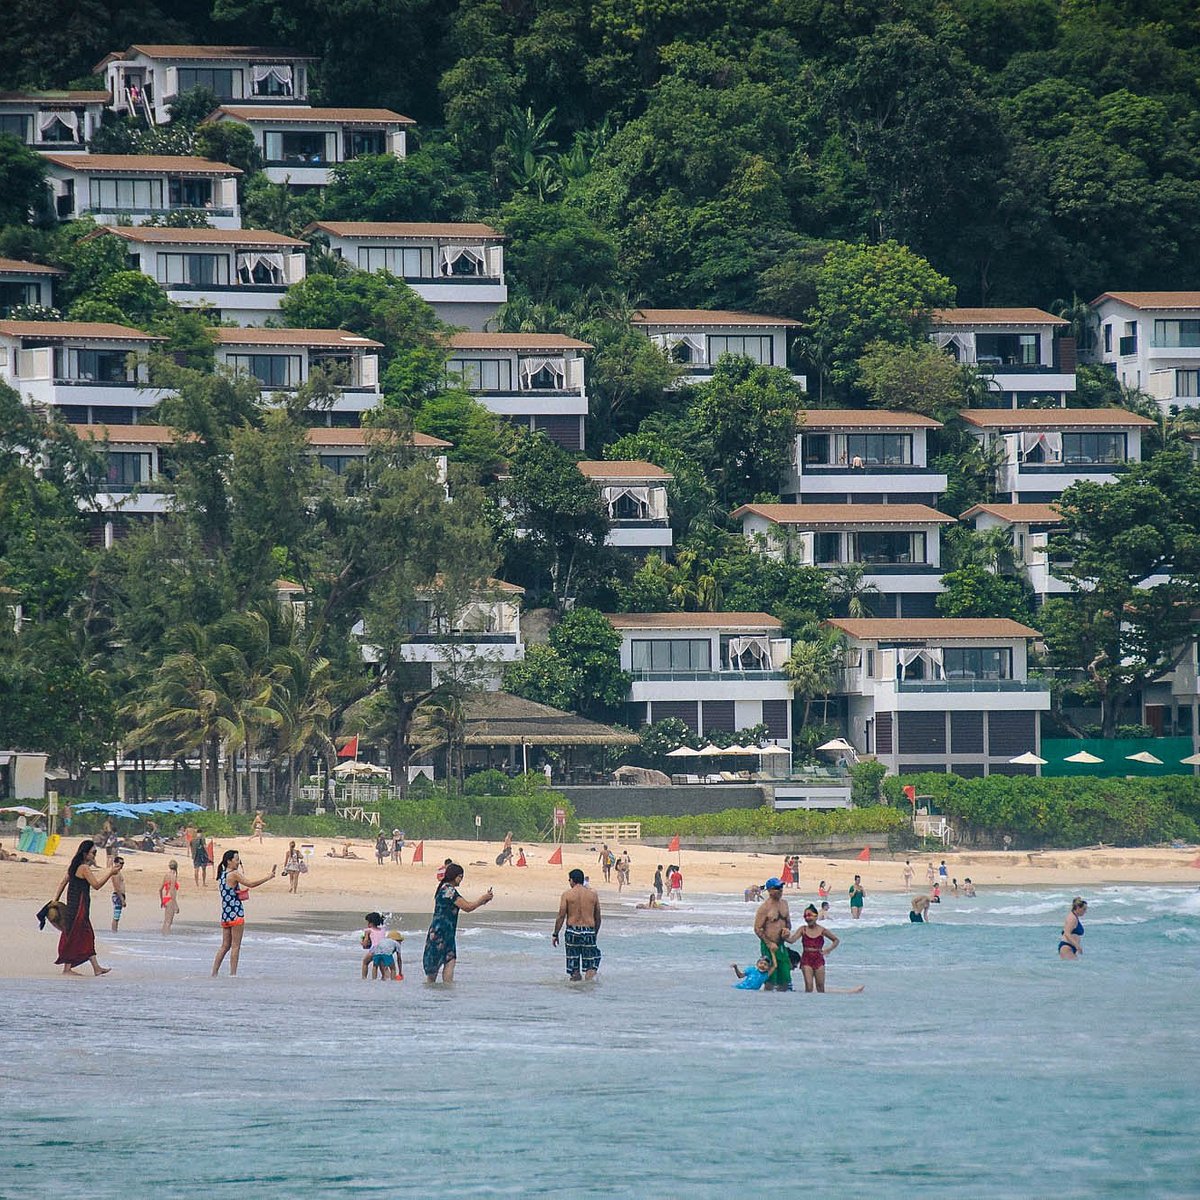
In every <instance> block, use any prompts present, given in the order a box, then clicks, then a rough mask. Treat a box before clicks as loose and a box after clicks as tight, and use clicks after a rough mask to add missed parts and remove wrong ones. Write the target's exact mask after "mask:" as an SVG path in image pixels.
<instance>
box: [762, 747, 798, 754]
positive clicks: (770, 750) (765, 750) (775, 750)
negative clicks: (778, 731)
mask: <svg viewBox="0 0 1200 1200" xmlns="http://www.w3.org/2000/svg"><path fill="white" fill-rule="evenodd" d="M755 753H756V754H787V755H790V754H791V753H792V752H791V751H790V750H789V749H788V748H787V747H786V746H759V747H758V749H757V750H756V751H755Z"/></svg>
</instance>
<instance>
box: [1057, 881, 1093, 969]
mask: <svg viewBox="0 0 1200 1200" xmlns="http://www.w3.org/2000/svg"><path fill="white" fill-rule="evenodd" d="M1086 912H1087V901H1086V900H1085V899H1084V898H1083V897H1082V896H1076V897H1075V899H1074V900H1072V901H1071V911H1070V912H1069V913H1067V918H1066V920H1065V921H1063V929H1062V935H1061V936H1060V937H1059V939H1058V957H1059V958H1078V957H1079V956H1080V955H1081V954H1082V953H1083V941H1082V938H1083V914H1084V913H1086Z"/></svg>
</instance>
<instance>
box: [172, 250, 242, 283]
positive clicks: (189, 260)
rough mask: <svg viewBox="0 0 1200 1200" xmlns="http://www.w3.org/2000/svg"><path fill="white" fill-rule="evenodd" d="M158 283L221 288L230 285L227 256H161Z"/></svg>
mask: <svg viewBox="0 0 1200 1200" xmlns="http://www.w3.org/2000/svg"><path fill="white" fill-rule="evenodd" d="M158 282H159V283H167V284H170V283H179V284H191V285H193V286H208V287H220V286H223V285H225V284H228V283H229V256H228V255H226V254H160V255H159V256H158Z"/></svg>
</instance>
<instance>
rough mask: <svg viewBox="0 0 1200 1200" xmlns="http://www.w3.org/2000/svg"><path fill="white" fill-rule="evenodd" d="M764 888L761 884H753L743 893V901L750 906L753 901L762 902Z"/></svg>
mask: <svg viewBox="0 0 1200 1200" xmlns="http://www.w3.org/2000/svg"><path fill="white" fill-rule="evenodd" d="M762 894H763V888H762V884H761V883H752V884H751V885H750V886H749V887H748V888H747V889H746V890H745V891H744V892H743V893H742V899H743V900H745V901H746V903H747V904H748V903H749V902H750V901H751V900H761V899H762Z"/></svg>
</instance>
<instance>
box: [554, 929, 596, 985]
mask: <svg viewBox="0 0 1200 1200" xmlns="http://www.w3.org/2000/svg"><path fill="white" fill-rule="evenodd" d="M563 945H564V946H565V947H566V951H567V974H568V975H570V976H571V978H572V979H574V978H576V977H577V976H578V975H579V973H580V972H581V971H598V970H599V969H600V947H599V946H597V945H596V931H595V930H594V929H593V928H592V927H591V926H590V925H568V926H567V928H566V937H565V938H564V939H563Z"/></svg>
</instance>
